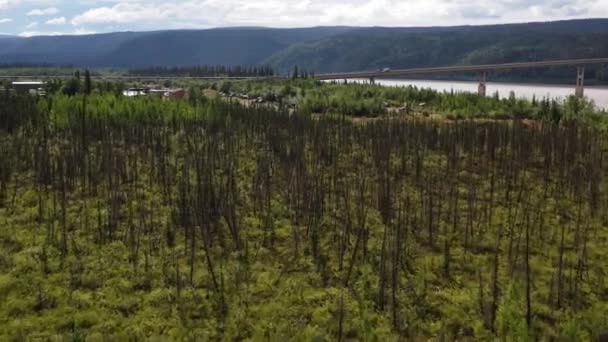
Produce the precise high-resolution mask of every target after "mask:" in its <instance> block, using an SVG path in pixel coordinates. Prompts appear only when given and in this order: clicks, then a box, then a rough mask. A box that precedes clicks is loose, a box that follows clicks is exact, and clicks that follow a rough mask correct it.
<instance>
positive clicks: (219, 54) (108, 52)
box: [0, 19, 608, 80]
mask: <svg viewBox="0 0 608 342" xmlns="http://www.w3.org/2000/svg"><path fill="white" fill-rule="evenodd" d="M605 42H608V19H586V20H571V21H559V22H548V23H527V24H509V25H493V26H458V27H413V28H383V27H372V28H353V27H317V28H299V29H271V28H228V29H211V30H178V31H158V32H139V33H138V32H123V33H109V34H98V35H89V36H61V37H33V38H14V37H13V38H7V39H3V40H2V44H0V65H2V64H5V65H6V64H11V63H32V64H39V63H44V64H59V65H75V66H81V67H123V68H142V67H149V66H194V65H219V64H222V65H226V66H235V65H260V64H269V65H271V66H272V67H273V68H274V69H275V70H277V71H279V72H281V73H287V72H288V71H290V70H292V69H293V67H294V66H295V65H298V66H299V67H300V69H301V70H302V69H303V70H307V71H314V72H330V71H331V72H335V71H359V70H374V69H379V68H385V67H390V68H410V67H422V66H440V65H455V64H476V63H501V62H516V61H532V60H547V59H569V58H591V57H606V56H608V44H606V43H605ZM604 70H605V69H604ZM590 72H591V73H592V74H591V78H594V76H595V78H596V79H598V80H602V79H607V78H608V76H605V75H604V74H606V75H608V72H604V73H603V72H602V69H601V68H595V69H591V70H590ZM517 75H520V76H521V77H524V78H527V79H530V78H537V79H538V78H543V79H546V78H547V77H553V78H564V79H567V77H571V70H565V71H564V70H540V71H527V70H526V71H525V73H520V74H518V73H509V76H510V77H514V76H517Z"/></svg>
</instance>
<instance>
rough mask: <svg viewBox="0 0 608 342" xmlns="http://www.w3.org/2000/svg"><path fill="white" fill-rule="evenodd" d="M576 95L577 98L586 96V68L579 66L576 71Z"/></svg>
mask: <svg viewBox="0 0 608 342" xmlns="http://www.w3.org/2000/svg"><path fill="white" fill-rule="evenodd" d="M574 94H575V95H576V96H577V97H583V96H585V67H584V66H579V67H578V68H577V70H576V90H575V92H574Z"/></svg>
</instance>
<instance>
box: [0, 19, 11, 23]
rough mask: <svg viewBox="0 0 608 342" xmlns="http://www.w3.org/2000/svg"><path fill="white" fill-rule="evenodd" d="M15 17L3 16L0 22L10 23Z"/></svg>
mask: <svg viewBox="0 0 608 342" xmlns="http://www.w3.org/2000/svg"><path fill="white" fill-rule="evenodd" d="M12 22H13V19H11V18H2V19H0V24H8V23H12Z"/></svg>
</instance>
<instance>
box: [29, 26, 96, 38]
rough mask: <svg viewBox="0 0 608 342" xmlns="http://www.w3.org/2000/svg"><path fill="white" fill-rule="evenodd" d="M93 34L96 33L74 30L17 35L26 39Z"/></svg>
mask: <svg viewBox="0 0 608 342" xmlns="http://www.w3.org/2000/svg"><path fill="white" fill-rule="evenodd" d="M94 33H96V32H95V31H90V30H85V29H83V28H76V29H74V30H73V31H23V32H21V33H19V36H20V37H26V38H27V37H33V36H80V35H87V34H94Z"/></svg>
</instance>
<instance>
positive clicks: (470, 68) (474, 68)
mask: <svg viewBox="0 0 608 342" xmlns="http://www.w3.org/2000/svg"><path fill="white" fill-rule="evenodd" d="M590 64H608V58H589V59H575V60H556V61H543V62H522V63H505V64H482V65H459V66H448V67H432V68H415V69H398V70H389V71H386V72H381V71H364V72H346V73H331V74H320V75H316V76H315V78H317V79H319V80H338V79H347V78H373V77H385V76H407V75H421V74H436V73H449V72H483V71H492V70H509V69H531V68H543V67H554V66H583V65H590Z"/></svg>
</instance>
